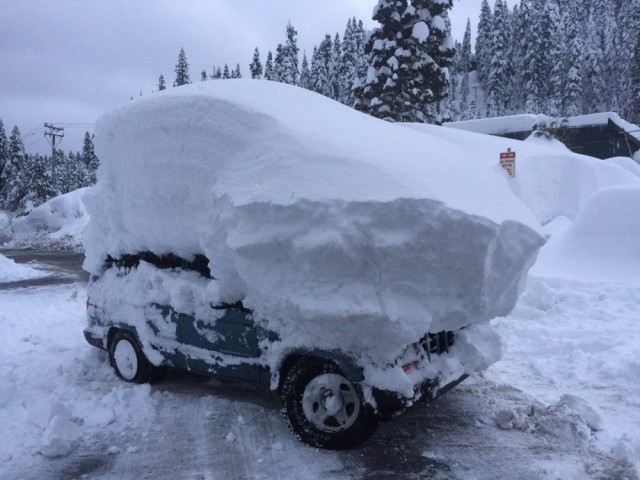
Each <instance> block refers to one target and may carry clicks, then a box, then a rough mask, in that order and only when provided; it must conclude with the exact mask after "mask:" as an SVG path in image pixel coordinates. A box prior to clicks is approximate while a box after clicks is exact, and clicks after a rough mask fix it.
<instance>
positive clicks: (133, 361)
mask: <svg viewBox="0 0 640 480" xmlns="http://www.w3.org/2000/svg"><path fill="white" fill-rule="evenodd" d="M113 359H114V360H115V362H116V367H118V371H119V372H120V375H122V377H123V378H124V379H125V380H133V378H134V377H135V376H136V373H137V372H138V356H137V355H136V350H135V348H133V345H132V344H131V342H130V341H129V340H120V341H119V342H118V343H116V348H115V349H114V351H113Z"/></svg>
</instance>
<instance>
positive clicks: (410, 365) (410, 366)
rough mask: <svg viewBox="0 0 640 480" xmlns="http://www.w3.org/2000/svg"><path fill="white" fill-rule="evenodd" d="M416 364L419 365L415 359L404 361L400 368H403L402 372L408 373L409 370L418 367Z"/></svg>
mask: <svg viewBox="0 0 640 480" xmlns="http://www.w3.org/2000/svg"><path fill="white" fill-rule="evenodd" d="M418 365H419V363H418V361H417V360H415V361H413V362H411V363H405V364H404V365H403V366H402V370H404V373H409V372H410V371H411V370H415V369H416V368H418Z"/></svg>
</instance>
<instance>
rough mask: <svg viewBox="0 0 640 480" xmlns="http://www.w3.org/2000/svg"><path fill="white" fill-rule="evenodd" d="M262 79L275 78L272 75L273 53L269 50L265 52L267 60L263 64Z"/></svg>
mask: <svg viewBox="0 0 640 480" xmlns="http://www.w3.org/2000/svg"><path fill="white" fill-rule="evenodd" d="M264 79H265V80H275V78H274V75H273V54H272V53H271V50H269V52H268V53H267V61H266V62H265V64H264Z"/></svg>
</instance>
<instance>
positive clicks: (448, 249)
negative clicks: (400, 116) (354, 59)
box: [85, 80, 543, 361]
mask: <svg viewBox="0 0 640 480" xmlns="http://www.w3.org/2000/svg"><path fill="white" fill-rule="evenodd" d="M441 130H444V129H441ZM450 132H451V131H450ZM474 149H475V146H474V145H470V146H468V147H465V146H463V144H462V143H461V142H459V141H457V139H452V140H448V139H444V138H441V137H440V136H439V135H438V132H437V131H436V132H434V134H433V135H431V136H428V135H423V134H421V133H418V132H414V131H411V130H409V129H406V128H404V127H402V126H398V125H394V124H390V123H387V122H384V121H381V120H378V119H375V118H372V117H369V116H367V115H364V114H362V113H360V112H357V111H355V110H353V109H350V108H347V107H345V106H343V105H340V104H338V103H336V102H333V101H331V100H328V99H327V98H325V97H322V96H320V95H317V94H314V93H312V92H309V91H307V90H304V89H300V88H296V87H292V86H288V85H284V84H280V83H275V82H256V81H250V80H247V81H243V80H239V81H228V82H208V83H207V84H197V85H195V84H194V85H191V86H188V87H184V88H176V89H172V90H170V91H166V93H165V92H162V93H161V94H158V95H154V96H152V97H148V98H143V99H139V100H136V101H134V102H129V103H128V104H126V105H125V106H123V107H121V108H119V109H117V110H115V111H114V112H112V113H110V114H108V115H106V116H104V117H102V118H101V119H100V120H99V122H98V123H97V126H96V151H97V153H98V155H99V156H100V158H101V166H100V170H99V172H98V184H97V185H96V187H94V189H93V190H92V191H89V192H88V193H87V195H86V197H85V201H86V203H87V208H88V211H89V213H90V215H91V222H90V224H89V226H88V230H87V233H86V236H85V239H86V254H87V260H86V262H85V268H86V269H87V270H89V271H91V272H92V273H96V274H100V273H101V270H102V265H103V262H104V260H105V258H106V257H107V255H111V256H113V257H119V256H121V255H122V254H126V253H136V252H140V251H148V250H150V251H153V252H154V253H156V254H165V253H174V254H177V255H180V256H182V257H185V258H190V257H191V256H192V255H194V254H196V253H202V254H205V255H206V256H207V257H208V258H209V260H210V266H211V269H212V272H213V275H214V276H215V277H216V278H218V279H223V281H220V282H219V291H218V292H217V293H218V294H219V296H220V297H219V298H218V299H216V298H211V297H209V298H208V300H209V301H216V300H222V301H235V300H237V299H240V298H242V299H244V302H245V305H246V306H248V307H249V308H251V309H253V310H254V312H255V317H256V319H258V320H262V321H264V322H265V324H266V326H267V328H269V329H272V330H274V331H276V332H279V333H280V332H282V333H283V335H282V338H283V345H282V348H285V347H291V346H294V345H295V346H306V345H304V344H306V343H309V342H311V340H310V339H313V346H314V347H319V348H327V349H332V348H340V349H342V350H343V351H348V352H353V353H354V354H356V355H357V354H360V356H361V358H363V361H366V359H367V358H369V357H370V356H376V357H377V359H378V360H385V361H388V360H389V358H394V356H397V355H398V354H399V352H400V351H401V350H402V349H403V348H404V347H405V346H406V345H408V344H409V343H413V342H415V341H417V340H418V339H419V338H421V337H422V336H423V335H424V334H425V333H426V332H427V331H434V332H437V331H441V330H453V329H458V328H461V327H463V326H465V325H469V324H472V323H476V322H483V321H487V320H489V319H490V318H493V317H495V316H497V315H504V314H506V313H508V312H509V311H510V310H511V308H512V307H513V305H514V303H515V301H516V299H517V296H518V293H519V290H520V286H521V284H522V279H523V277H524V274H525V273H526V271H527V269H528V268H529V266H530V264H531V263H532V262H533V260H534V257H535V254H536V252H537V249H538V248H539V247H540V245H541V244H542V243H543V238H542V237H541V235H540V234H539V225H538V224H537V222H536V221H535V219H534V218H533V217H532V216H531V214H530V212H529V211H528V210H527V209H526V208H525V207H524V205H522V203H521V202H520V201H519V200H518V199H517V197H516V196H515V195H513V193H512V192H511V191H510V189H509V186H508V184H507V183H506V182H505V179H504V177H503V172H502V171H501V170H500V169H496V168H493V167H488V166H487V165H485V164H484V163H483V162H478V161H477V159H476V158H475V150H474ZM216 283H218V282H216ZM92 295H93V293H92ZM196 297H197V295H196ZM207 306H208V302H207V303H206V304H203V307H202V308H203V310H204V309H205V308H206V307H207ZM196 308H197V307H196ZM373 332H375V335H374V333H373ZM381 337H384V338H385V339H386V345H385V350H386V351H385V352H384V353H382V352H380V351H379V350H380V342H379V339H380V338H381ZM287 342H289V343H287ZM301 344H302V345H301ZM380 355H383V358H380ZM386 356H388V358H387V357H386Z"/></svg>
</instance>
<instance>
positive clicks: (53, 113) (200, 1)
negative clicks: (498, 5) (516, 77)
mask: <svg viewBox="0 0 640 480" xmlns="http://www.w3.org/2000/svg"><path fill="white" fill-rule="evenodd" d="M510 3H511V2H510ZM376 4H377V0H320V1H318V0H181V1H177V0H174V1H170V0H58V1H54V0H28V1H25V0H2V8H1V13H0V64H1V65H2V71H1V74H0V119H2V121H3V122H4V126H5V130H6V131H7V135H8V134H9V133H10V131H11V129H12V128H13V126H14V125H18V127H19V128H20V132H21V133H22V137H23V139H24V142H25V145H26V146H27V151H28V152H36V151H38V152H41V153H47V152H48V153H50V148H51V147H50V146H49V145H48V143H47V141H46V139H45V138H44V136H43V133H44V128H43V123H44V122H49V123H58V124H66V125H64V127H65V138H64V139H63V141H62V143H61V144H60V147H61V148H62V149H63V150H65V151H69V150H73V151H76V150H79V149H80V148H81V147H82V137H83V136H84V132H85V131H86V130H91V129H92V125H93V123H94V122H95V119H96V118H97V117H98V116H99V115H100V114H101V113H103V112H105V111H108V110H109V109H111V108H113V107H114V106H117V105H118V104H120V103H122V102H125V101H127V100H129V99H130V98H131V97H132V96H137V95H139V93H140V92H142V94H143V95H149V94H150V93H151V92H152V91H153V90H155V89H156V88H157V82H158V77H159V76H160V74H163V75H164V77H165V79H166V81H167V85H168V86H170V85H171V83H172V82H173V79H174V77H175V74H174V71H173V70H174V67H175V64H176V61H177V58H178V52H179V51H180V48H181V47H182V48H184V50H185V53H186V55H187V60H188V62H189V65H190V74H191V80H192V81H200V72H201V71H202V70H207V71H208V72H211V70H212V68H213V66H214V65H216V66H223V65H224V64H225V63H227V64H229V66H230V67H231V66H235V65H236V63H240V69H241V71H242V74H243V76H245V77H248V76H249V68H248V65H249V63H250V62H251V57H252V55H253V50H254V48H255V47H258V48H259V50H260V53H261V57H262V61H263V63H264V61H265V59H266V53H267V51H268V50H275V47H276V46H277V44H278V43H284V40H285V29H286V25H287V22H288V21H291V23H292V24H293V26H294V27H295V28H296V30H297V31H298V46H299V47H300V49H301V50H306V52H307V55H308V56H309V57H310V53H311V51H312V50H313V46H314V45H317V44H319V43H320V41H321V40H322V39H323V38H324V34H325V33H331V35H332V36H333V35H335V33H336V32H340V34H341V35H342V34H343V32H344V28H345V26H346V23H347V20H348V19H349V18H350V17H353V16H355V17H356V18H357V19H361V20H363V22H364V23H365V26H366V27H367V28H373V27H374V26H375V25H374V22H373V21H372V20H371V13H372V11H373V7H374V6H375V5H376ZM480 4H481V0H454V7H453V10H452V12H451V20H452V24H453V37H454V38H455V39H457V40H462V36H463V34H464V28H465V25H466V22H467V18H470V19H471V23H472V26H473V32H474V33H473V36H474V37H475V24H476V23H477V19H478V15H479V11H480Z"/></svg>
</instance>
